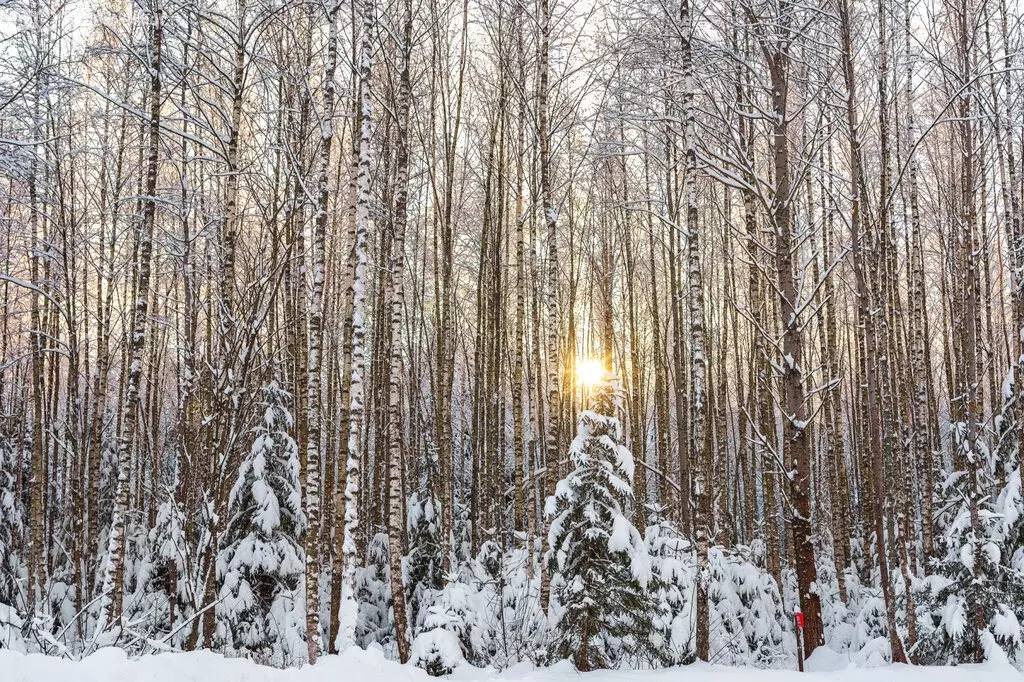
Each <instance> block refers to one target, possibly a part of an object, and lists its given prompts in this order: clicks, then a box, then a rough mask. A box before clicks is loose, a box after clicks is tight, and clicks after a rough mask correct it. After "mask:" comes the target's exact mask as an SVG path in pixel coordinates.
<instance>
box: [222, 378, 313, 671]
mask: <svg viewBox="0 0 1024 682" xmlns="http://www.w3.org/2000/svg"><path fill="white" fill-rule="evenodd" d="M263 394H264V406H265V412H264V416H263V421H262V423H260V425H259V426H257V427H256V439H255V442H253V445H252V449H251V450H250V451H249V455H248V456H247V457H246V458H245V459H244V460H243V461H242V464H241V466H240V467H239V470H238V478H237V480H236V482H235V485H234V487H233V488H232V490H231V494H230V497H229V500H228V509H229V512H228V525H227V528H226V529H225V532H224V536H223V537H224V545H223V549H222V550H221V552H220V554H219V556H218V560H217V576H218V578H219V580H220V582H221V590H220V605H219V607H218V636H219V640H220V641H221V642H222V644H223V646H224V648H225V649H227V650H228V651H238V652H245V653H248V654H250V655H253V656H254V657H256V658H257V659H258V660H263V661H266V662H270V663H275V664H277V665H283V664H285V663H287V662H289V661H293V660H294V658H295V656H296V651H297V650H301V645H300V642H301V640H302V635H301V627H302V624H303V619H302V618H293V617H292V615H294V614H292V612H293V611H294V610H295V608H296V606H297V605H300V604H301V603H302V601H301V600H300V599H297V598H296V592H297V591H298V590H299V589H301V585H300V582H301V580H302V576H303V573H304V561H303V552H302V545H301V544H300V543H299V537H300V535H301V534H302V532H303V531H304V530H305V528H306V518H305V515H304V514H303V512H302V505H301V499H300V493H299V450H298V447H297V446H296V444H295V440H294V439H293V438H292V437H291V436H290V435H289V431H290V430H291V429H292V426H293V424H292V417H291V414H289V412H288V410H287V409H286V408H285V403H286V400H287V398H288V394H287V393H285V391H283V390H282V389H280V388H279V387H278V386H277V384H276V383H272V384H270V385H269V386H267V387H266V388H265V389H264V391H263ZM289 614H292V615H289ZM282 621H283V622H282ZM295 626H299V628H300V629H299V631H298V632H297V631H296V627H295Z"/></svg>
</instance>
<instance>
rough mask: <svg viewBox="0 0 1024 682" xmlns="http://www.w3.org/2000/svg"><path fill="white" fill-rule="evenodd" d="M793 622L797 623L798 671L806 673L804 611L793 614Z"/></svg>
mask: <svg viewBox="0 0 1024 682" xmlns="http://www.w3.org/2000/svg"><path fill="white" fill-rule="evenodd" d="M793 621H794V622H795V623H796V669H797V670H799V671H800V672H803V671H804V614H803V612H802V611H795V612H794V613H793Z"/></svg>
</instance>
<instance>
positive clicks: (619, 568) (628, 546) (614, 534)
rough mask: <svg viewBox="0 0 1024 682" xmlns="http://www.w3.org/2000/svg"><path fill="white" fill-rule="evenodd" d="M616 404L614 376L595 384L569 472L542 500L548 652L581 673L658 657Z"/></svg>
mask: <svg viewBox="0 0 1024 682" xmlns="http://www.w3.org/2000/svg"><path fill="white" fill-rule="evenodd" d="M620 401H621V398H620V389H619V386H618V384H617V382H616V380H615V379H614V378H612V377H605V380H604V381H601V382H600V383H598V384H596V385H595V386H594V387H593V390H592V395H591V405H592V409H589V410H585V411H583V412H582V413H581V414H580V417H579V421H578V429H577V434H576V438H575V439H574V440H573V442H572V445H571V448H570V451H569V457H570V460H571V462H572V466H573V470H572V471H571V472H569V474H568V476H566V477H565V478H564V479H562V480H561V481H559V482H558V485H557V487H556V489H555V494H554V496H553V497H552V498H550V499H549V500H548V503H547V510H546V511H547V513H548V514H549V515H551V516H552V520H551V526H550V531H549V533H548V553H547V567H548V570H550V571H551V572H552V581H551V590H552V604H551V606H550V611H551V613H550V617H551V619H552V624H553V630H552V633H551V642H550V650H551V655H552V657H553V658H554V659H556V660H557V659H564V658H571V659H572V661H573V663H574V664H575V665H576V668H577V669H578V670H581V671H587V670H594V669H599V668H609V667H613V666H616V665H618V664H619V663H620V662H621V661H622V660H623V659H626V658H629V657H634V656H646V655H651V654H657V653H658V649H657V648H656V647H655V646H654V645H653V644H654V643H653V641H652V637H651V635H652V632H653V630H654V618H655V615H656V613H657V604H656V603H655V600H654V597H653V595H652V594H651V593H650V592H649V591H648V589H647V588H648V583H649V582H650V580H651V565H650V560H649V557H648V555H647V548H646V547H645V545H644V541H643V538H642V537H641V535H640V533H639V531H637V529H636V528H635V527H634V526H633V524H632V522H631V521H630V520H629V518H627V516H626V510H627V509H629V508H630V506H631V505H632V503H633V455H632V454H631V453H630V452H629V450H628V449H626V447H625V446H624V445H622V425H621V423H620V422H619V419H618V417H617V416H616V415H617V414H618V413H619V411H620V410H621V402H620Z"/></svg>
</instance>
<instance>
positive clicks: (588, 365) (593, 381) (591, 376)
mask: <svg viewBox="0 0 1024 682" xmlns="http://www.w3.org/2000/svg"><path fill="white" fill-rule="evenodd" d="M576 372H577V374H578V375H579V379H580V383H581V384H583V385H584V386H595V385H597V384H599V383H601V382H602V381H604V365H602V364H601V361H600V360H596V359H594V358H585V359H583V360H581V361H580V364H579V366H578V368H577V370H576Z"/></svg>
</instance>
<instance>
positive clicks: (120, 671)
mask: <svg viewBox="0 0 1024 682" xmlns="http://www.w3.org/2000/svg"><path fill="white" fill-rule="evenodd" d="M810 663H811V665H810V667H811V668H814V667H817V668H827V669H828V670H816V671H814V672H809V673H807V674H805V675H801V674H799V673H797V672H796V671H786V670H755V669H750V668H729V667H724V666H706V665H692V666H687V667H685V668H667V669H661V670H654V671H638V672H625V671H602V672H594V673H587V674H586V675H581V674H580V673H577V672H576V671H575V670H574V669H573V668H572V666H571V665H569V664H568V663H561V664H559V665H556V666H554V667H551V668H542V669H537V668H533V667H532V666H527V665H520V666H517V667H515V668H512V669H510V670H506V671H503V672H501V673H495V672H493V671H488V670H480V669H477V668H468V667H467V668H461V669H459V670H456V671H455V673H453V674H452V675H451V676H450V679H451V680H454V681H456V682H563V681H564V680H567V679H574V678H578V677H585V678H586V682H808V681H815V682H889V681H890V680H891V681H894V682H1010V681H1012V682H1019V681H1020V680H1022V679H1024V675H1022V674H1021V673H1019V672H1018V671H1017V670H1015V669H1014V668H1012V667H1010V666H1009V665H1001V664H997V663H983V664H981V665H964V666H959V667H944V668H935V667H931V668H926V667H911V666H886V667H883V668H869V669H865V668H850V667H845V666H844V662H843V661H842V660H841V659H839V658H836V657H833V658H830V659H827V658H826V657H824V656H822V657H817V658H816V660H813V661H811V662H810ZM431 679H434V678H431V677H429V676H427V674H426V673H425V672H423V671H422V670H420V669H419V668H414V667H412V666H402V665H399V664H398V663H395V662H393V661H389V660H386V659H385V658H384V656H383V655H382V654H381V653H380V652H378V651H363V650H361V649H354V650H351V651H349V652H347V653H345V654H344V655H342V656H326V657H323V658H322V659H321V660H320V661H319V662H318V663H317V664H316V665H315V666H313V667H309V666H306V667H304V668H299V669H289V670H277V669H275V668H266V667H262V666H258V665H256V664H254V663H251V662H249V661H247V660H244V659H229V658H225V657H223V656H221V655H219V654H214V653H210V652H192V653H187V654H160V655H157V656H145V657H142V658H140V659H136V660H131V659H129V658H128V657H127V656H125V654H124V652H123V651H121V650H119V649H112V648H111V649H103V650H100V651H98V652H97V653H95V654H93V655H91V656H89V657H88V658H86V659H84V660H82V661H71V660H66V659H60V658H56V657H51V656H42V655H38V654H31V655H23V654H19V653H15V652H12V651H0V680H2V681H3V682H428V681H429V680H431Z"/></svg>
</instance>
